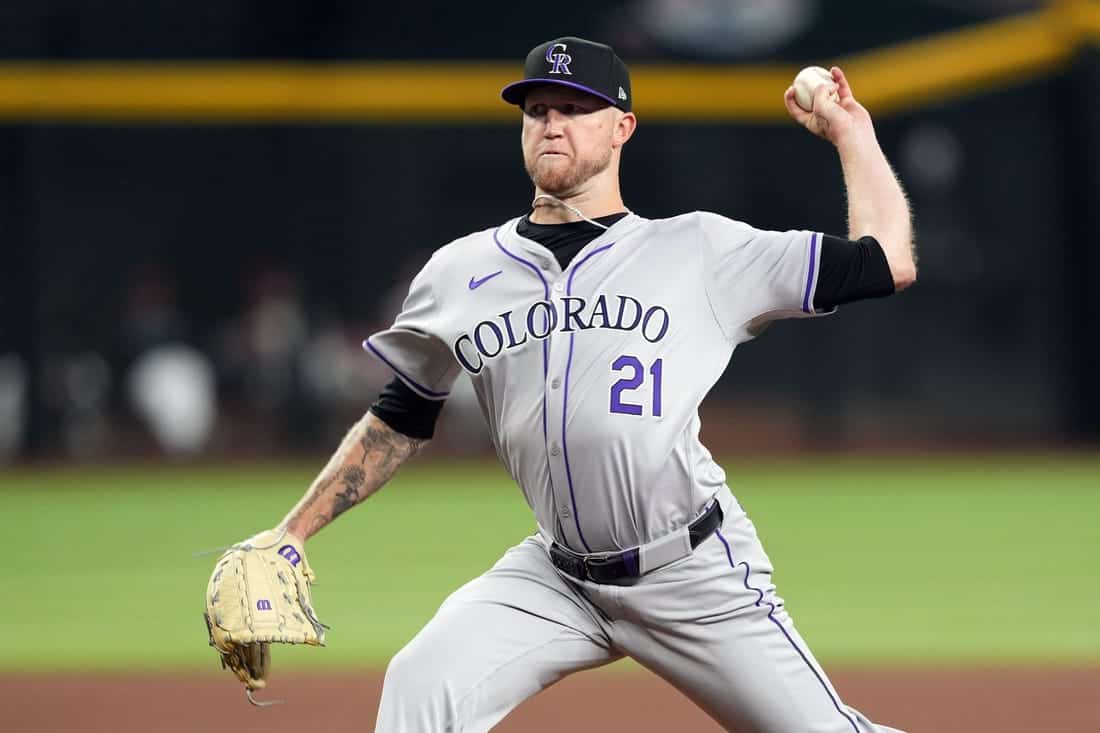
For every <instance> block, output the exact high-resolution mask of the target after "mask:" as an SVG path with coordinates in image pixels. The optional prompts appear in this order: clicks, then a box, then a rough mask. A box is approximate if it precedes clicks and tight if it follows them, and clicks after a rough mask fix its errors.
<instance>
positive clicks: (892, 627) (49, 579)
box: [0, 456, 1100, 670]
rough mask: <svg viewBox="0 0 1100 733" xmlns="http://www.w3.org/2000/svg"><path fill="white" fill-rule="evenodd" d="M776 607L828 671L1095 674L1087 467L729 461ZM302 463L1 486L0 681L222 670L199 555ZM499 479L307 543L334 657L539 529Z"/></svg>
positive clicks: (440, 471) (287, 496)
mask: <svg viewBox="0 0 1100 733" xmlns="http://www.w3.org/2000/svg"><path fill="white" fill-rule="evenodd" d="M726 467H727V469H728V472H729V476H730V483H731V487H732V488H733V489H734V492H735V493H736V494H737V495H738V496H739V498H740V499H741V501H742V503H743V505H744V506H745V508H746V509H747V510H748V512H749V514H750V516H751V517H752V518H753V519H754V521H755V522H756V524H757V527H758V529H759V531H760V534H761V536H762V537H763V540H764V543H765V547H766V548H767V549H768V551H769V554H770V555H771V557H772V559H773V561H774V563H775V566H776V576H775V580H776V583H777V584H778V586H779V590H780V593H781V594H782V595H783V596H784V597H785V598H786V599H787V602H788V607H789V609H790V611H791V613H792V615H793V616H794V618H795V621H796V623H797V624H798V626H799V628H800V630H801V631H802V634H803V636H805V637H806V639H807V640H808V641H809V643H810V645H811V647H812V648H813V649H814V650H815V651H816V653H817V654H818V656H819V657H821V658H822V659H823V660H826V661H829V662H894V663H896V662H917V663H935V664H943V663H998V664H999V663H1013V662H1020V663H1026V662H1054V663H1058V662H1096V661H1098V660H1100V625H1098V622H1100V583H1098V582H1097V579H1098V571H1097V561H1098V560H1100V531H1098V529H1097V523H1098V520H1100V457H1098V458H1082V457H1054V456H1051V457H1042V458H1023V457H996V458H986V459H961V458H959V459H928V458H907V459H902V460H885V459H882V460H874V461H853V460H818V459H814V460H810V459H799V460H791V459H782V460H779V459H777V460H774V461H767V462H747V461H728V462H726ZM316 468H317V466H307V465H294V466H256V467H239V468H164V469H152V468H142V469H132V470H131V469H126V470H122V469H120V470H113V469H112V470H106V469H90V470H74V469H69V470H47V471H40V472H32V471H18V472H8V473H7V474H4V475H0V528H2V530H3V542H4V550H3V552H2V553H0V576H2V578H3V586H4V592H3V596H4V600H3V602H2V603H0V625H2V626H3V627H4V628H7V629H11V630H14V633H12V634H11V635H10V637H9V639H8V641H7V642H5V643H4V645H3V647H2V648H0V669H5V670H26V669H35V670H54V669H122V668H139V669H174V668H196V667H206V668H209V667H210V666H211V665H216V663H215V662H214V661H213V652H211V651H210V650H209V649H208V648H207V647H206V631H205V628H204V627H203V622H202V618H201V612H202V608H203V591H204V588H205V585H206V580H207V577H208V575H209V572H210V568H211V567H212V565H213V562H214V559H215V557H214V556H209V557H202V558H195V557H194V556H193V555H194V553H195V552H196V551H198V550H201V549H204V548H210V547H217V546H219V545H224V544H228V543H230V542H232V541H234V540H238V539H241V538H243V537H244V536H246V535H248V534H250V533H252V532H254V531H257V530H260V529H263V528H265V527H267V526H270V525H272V524H273V523H275V522H276V521H278V519H280V518H281V516H282V515H283V513H285V511H286V510H287V509H288V508H289V507H290V506H291V505H292V504H293V503H294V502H295V501H296V500H297V499H298V497H299V496H300V494H301V492H302V488H303V487H304V486H305V485H306V484H308V482H309V481H310V479H311V478H312V474H313V472H314V470H315V469H316ZM532 526H533V522H532V519H531V518H530V515H529V514H528V512H527V508H526V506H525V505H524V504H523V501H522V498H521V496H520V494H519V491H518V490H517V489H516V488H515V487H514V486H512V485H511V483H510V481H509V479H508V478H507V477H506V476H505V474H504V473H503V471H502V470H501V469H500V468H498V467H497V466H495V465H492V464H451V463H435V464H424V465H413V466H410V467H408V468H407V469H405V470H404V471H403V472H402V473H401V474H400V475H399V476H398V478H397V479H396V480H395V481H394V482H393V484H392V485H390V486H388V487H387V488H386V489H385V490H384V491H383V492H381V493H380V494H379V495H378V496H376V497H374V498H373V499H371V500H370V501H369V502H368V504H367V505H365V506H363V507H359V508H357V509H356V510H354V511H352V512H350V513H349V514H347V515H345V516H343V517H341V518H340V520H339V521H338V522H336V523H335V524H334V525H333V526H332V527H330V528H329V529H327V530H325V531H324V532H323V533H322V534H320V535H319V536H318V537H317V538H316V539H315V540H314V541H312V542H311V543H310V546H309V552H310V560H311V562H312V564H313V565H314V566H315V569H316V570H317V571H318V574H319V576H320V582H319V584H318V585H317V586H316V589H315V594H314V599H315V601H316V604H317V606H318V609H319V611H320V614H321V617H322V619H323V620H325V621H326V622H328V623H329V624H330V625H331V626H332V630H331V632H330V634H329V647H327V648H326V649H324V650H316V649H285V650H284V649H280V650H279V656H280V658H281V659H291V660H293V662H292V663H293V665H294V666H301V667H315V666H318V665H377V664H382V663H384V662H385V660H386V659H387V658H388V656H389V655H390V654H392V653H393V652H394V651H395V650H396V649H398V648H399V647H400V646H401V645H402V644H403V643H404V642H405V641H406V640H408V639H409V638H410V637H411V636H412V635H413V634H414V633H415V632H416V630H417V629H418V628H419V627H420V626H421V625H422V624H423V623H424V622H425V621H426V620H427V619H428V618H429V617H430V616H431V614H432V613H433V611H434V610H435V608H436V606H437V605H438V604H439V602H440V601H441V600H442V599H443V598H444V597H445V596H446V595H447V594H448V593H449V592H451V591H452V590H453V589H454V588H456V587H457V586H459V585H460V584H462V583H463V582H465V581H466V580H468V579H469V578H471V577H473V576H475V575H477V574H478V573H480V572H481V571H482V570H484V569H485V568H487V567H488V566H489V565H490V564H492V562H493V561H494V560H495V559H496V558H497V557H498V556H499V555H500V554H501V553H502V552H503V550H504V549H505V548H506V547H508V546H509V545H511V544H514V543H515V542H517V541H518V540H519V539H521V538H522V537H523V536H524V535H525V534H528V533H529V532H530V531H531V530H532Z"/></svg>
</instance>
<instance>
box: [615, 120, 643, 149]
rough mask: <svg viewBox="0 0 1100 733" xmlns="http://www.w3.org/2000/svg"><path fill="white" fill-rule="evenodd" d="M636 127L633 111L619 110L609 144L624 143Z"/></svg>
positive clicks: (618, 144)
mask: <svg viewBox="0 0 1100 733" xmlns="http://www.w3.org/2000/svg"><path fill="white" fill-rule="evenodd" d="M637 127H638V118H637V117H635V116H634V113H633V112H620V113H619V114H618V118H617V119H616V120H615V130H614V132H613V133H612V135H611V144H612V145H613V146H614V147H619V146H621V145H623V144H625V143H626V141H627V140H629V139H630V136H631V135H633V134H634V130H635V128H637Z"/></svg>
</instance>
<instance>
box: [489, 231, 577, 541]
mask: <svg viewBox="0 0 1100 733" xmlns="http://www.w3.org/2000/svg"><path fill="white" fill-rule="evenodd" d="M505 226H506V225H505V224H501V225H500V226H499V227H497V230H496V231H495V232H493V241H494V242H496V244H497V248H498V249H500V251H501V252H503V253H504V254H506V255H508V256H509V257H511V258H512V259H513V260H515V261H516V262H518V263H520V264H521V265H527V266H528V267H530V268H531V269H532V270H534V272H535V274H536V275H538V276H539V280H541V281H542V298H543V300H545V301H547V302H549V301H550V283H548V282H546V278H545V277H543V276H542V270H540V269H539V268H538V265H536V264H535V263H534V262H531V261H530V260H525V259H523V258H522V257H520V256H518V255H514V254H512V253H511V252H509V251H508V250H507V249H506V248H505V247H504V245H503V244H501V241H500V237H499V236H497V235H498V234H499V233H500V230H501V229H503V228H504V227H505ZM546 320H547V322H549V320H550V316H549V314H548V315H547V316H546ZM549 349H550V339H549V338H544V339H543V340H542V439H543V442H545V441H546V438H547V433H548V430H547V428H546V375H547V373H548V372H549V369H550V367H549V364H550V351H549ZM546 464H547V466H546V469H547V471H549V470H550V457H549V456H547V457H546ZM551 492H553V489H552V488H551ZM575 511H576V509H575V508H574V512H575ZM554 514H557V512H556V511H555V512H554ZM558 530H559V531H561V520H560V519H558ZM561 541H562V544H564V545H565V546H566V547H569V542H568V540H566V538H565V532H564V531H561Z"/></svg>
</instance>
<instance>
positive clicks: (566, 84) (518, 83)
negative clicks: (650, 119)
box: [500, 79, 619, 107]
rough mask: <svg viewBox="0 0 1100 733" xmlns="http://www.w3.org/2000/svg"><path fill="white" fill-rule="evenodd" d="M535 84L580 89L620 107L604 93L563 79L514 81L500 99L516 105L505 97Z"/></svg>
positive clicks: (503, 90)
mask: <svg viewBox="0 0 1100 733" xmlns="http://www.w3.org/2000/svg"><path fill="white" fill-rule="evenodd" d="M533 84H559V85H561V86H563V87H572V88H573V89H580V90H581V91H582V92H588V93H589V94H592V95H594V96H597V97H599V98H600V99H602V100H604V101H605V102H607V103H608V104H610V105H611V106H613V107H617V106H618V105H619V103H618V102H617V101H615V100H614V99H612V98H611V97H609V96H607V95H606V94H604V93H603V92H597V91H596V90H595V89H593V88H592V87H586V86H585V85H584V84H577V83H576V82H572V81H564V80H562V79H523V80H522V81H514V82H512V83H511V84H509V85H508V86H506V87H504V88H503V89H501V90H500V98H501V99H503V100H504V101H505V102H508V104H515V102H513V101H511V100H510V99H508V97H505V96H504V95H505V94H507V93H508V91H509V90H511V89H521V88H523V87H525V86H531V85H533Z"/></svg>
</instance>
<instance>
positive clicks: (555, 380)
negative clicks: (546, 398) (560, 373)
mask: <svg viewBox="0 0 1100 733" xmlns="http://www.w3.org/2000/svg"><path fill="white" fill-rule="evenodd" d="M560 386H561V379H559V378H558V377H554V378H553V379H551V380H550V389H557V388H558V387H560Z"/></svg>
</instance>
